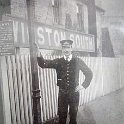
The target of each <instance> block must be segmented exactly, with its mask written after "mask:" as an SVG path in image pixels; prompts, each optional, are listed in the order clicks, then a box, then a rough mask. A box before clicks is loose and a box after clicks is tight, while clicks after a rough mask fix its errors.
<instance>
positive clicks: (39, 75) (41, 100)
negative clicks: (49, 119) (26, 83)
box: [38, 68, 44, 122]
mask: <svg viewBox="0 0 124 124" xmlns="http://www.w3.org/2000/svg"><path fill="white" fill-rule="evenodd" d="M38 78H39V86H40V90H41V99H40V102H41V120H42V122H43V121H44V109H43V108H44V107H43V87H42V84H41V71H40V68H38Z"/></svg>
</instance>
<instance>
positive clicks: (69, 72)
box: [37, 56, 92, 91]
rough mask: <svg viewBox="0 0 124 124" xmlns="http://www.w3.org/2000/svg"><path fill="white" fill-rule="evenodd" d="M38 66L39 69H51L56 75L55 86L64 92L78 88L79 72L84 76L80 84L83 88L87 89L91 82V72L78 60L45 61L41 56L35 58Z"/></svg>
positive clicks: (59, 59) (73, 58)
mask: <svg viewBox="0 0 124 124" xmlns="http://www.w3.org/2000/svg"><path fill="white" fill-rule="evenodd" d="M37 61H38V65H39V66H40V67H41V68H53V69H55V70H56V73H57V85H58V86H59V88H60V89H63V90H65V91H74V90H75V88H76V86H78V81H79V71H80V70H81V71H82V72H83V74H84V75H85V80H84V82H82V85H83V87H84V88H87V87H88V86H89V84H90V82H91V80H92V71H91V70H90V68H88V66H87V65H86V64H85V63H84V61H82V60H81V59H80V58H77V57H72V59H71V60H70V61H67V60H65V59H64V57H62V58H57V59H54V60H46V59H44V58H43V57H42V56H41V57H37Z"/></svg>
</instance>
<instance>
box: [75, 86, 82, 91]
mask: <svg viewBox="0 0 124 124" xmlns="http://www.w3.org/2000/svg"><path fill="white" fill-rule="evenodd" d="M82 89H83V86H82V85H78V86H77V87H76V88H75V92H78V91H79V90H82Z"/></svg>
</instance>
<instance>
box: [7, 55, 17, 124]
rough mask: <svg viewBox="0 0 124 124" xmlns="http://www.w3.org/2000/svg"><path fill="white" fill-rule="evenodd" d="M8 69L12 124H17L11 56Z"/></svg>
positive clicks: (8, 60) (8, 58)
mask: <svg viewBox="0 0 124 124" xmlns="http://www.w3.org/2000/svg"><path fill="white" fill-rule="evenodd" d="M7 68H8V80H9V93H10V103H11V116H12V124H16V123H17V122H16V110H15V98H14V95H15V94H14V88H13V78H12V62H11V58H10V56H8V57H7Z"/></svg>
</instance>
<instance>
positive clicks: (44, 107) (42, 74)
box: [39, 67, 47, 121]
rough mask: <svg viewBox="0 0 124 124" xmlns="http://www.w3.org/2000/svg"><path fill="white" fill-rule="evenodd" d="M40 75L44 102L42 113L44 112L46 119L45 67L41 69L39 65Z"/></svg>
mask: <svg viewBox="0 0 124 124" xmlns="http://www.w3.org/2000/svg"><path fill="white" fill-rule="evenodd" d="M39 76H40V86H41V93H42V99H41V102H42V106H43V107H42V109H43V110H42V111H43V112H42V113H43V117H42V118H43V121H45V120H46V118H47V117H46V102H45V101H46V100H45V88H44V83H45V82H44V77H43V76H44V73H43V69H41V68H40V67H39Z"/></svg>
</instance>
